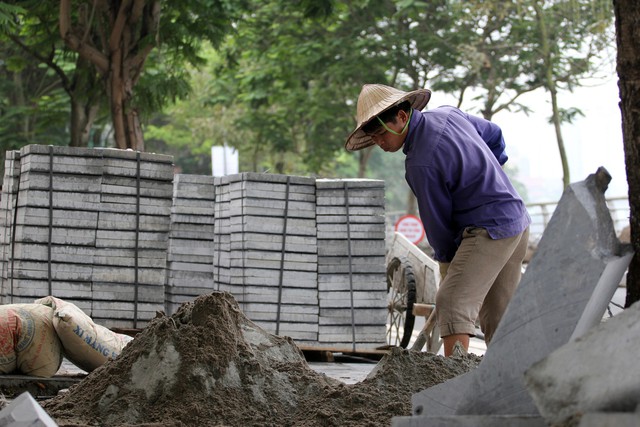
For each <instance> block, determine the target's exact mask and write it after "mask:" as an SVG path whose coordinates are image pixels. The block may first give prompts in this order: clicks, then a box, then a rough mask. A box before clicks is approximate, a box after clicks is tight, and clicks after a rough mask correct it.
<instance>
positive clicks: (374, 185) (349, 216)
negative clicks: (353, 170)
mask: <svg viewBox="0 0 640 427" xmlns="http://www.w3.org/2000/svg"><path fill="white" fill-rule="evenodd" d="M316 204H317V206H316V209H317V216H316V220H317V224H318V225H317V227H318V234H317V237H318V291H319V294H318V298H319V304H320V318H319V331H318V343H319V344H323V345H333V346H349V347H355V346H356V345H357V347H358V348H375V347H378V346H380V345H383V344H384V343H385V334H386V326H385V325H386V314H387V311H386V298H387V286H386V279H385V217H384V214H385V199H384V181H380V180H367V179H318V180H316Z"/></svg>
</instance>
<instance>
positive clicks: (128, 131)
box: [59, 0, 160, 151]
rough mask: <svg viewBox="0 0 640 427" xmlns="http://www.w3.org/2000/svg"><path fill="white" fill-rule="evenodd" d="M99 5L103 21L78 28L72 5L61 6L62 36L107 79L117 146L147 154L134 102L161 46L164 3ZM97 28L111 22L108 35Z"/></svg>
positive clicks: (142, 0) (140, 0)
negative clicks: (151, 58) (142, 75)
mask: <svg viewBox="0 0 640 427" xmlns="http://www.w3.org/2000/svg"><path fill="white" fill-rule="evenodd" d="M94 5H95V6H97V7H96V10H97V11H98V14H104V16H100V17H99V18H97V19H95V20H86V21H83V22H81V23H80V24H78V25H76V26H75V27H74V26H73V25H72V13H71V7H72V2H71V0H60V21H59V23H60V35H61V36H62V39H63V40H64V42H65V44H66V45H67V46H69V48H71V49H72V50H75V51H76V52H78V54H79V55H80V56H81V57H82V58H83V59H85V60H87V61H89V62H91V63H92V64H93V65H94V66H95V67H96V69H97V70H98V72H99V73H100V74H101V75H102V76H104V81H105V82H106V90H105V93H106V94H107V97H108V98H109V109H110V112H111V118H112V121H113V129H114V137H115V140H116V146H117V147H118V148H120V149H126V148H132V149H134V150H139V151H143V150H144V141H143V135H142V126H141V125H140V118H139V116H138V112H137V110H136V108H135V106H133V105H132V104H131V101H132V99H133V89H134V87H135V85H136V83H137V82H138V79H139V78H140V73H141V72H142V69H143V66H144V62H145V60H146V58H147V56H148V55H149V53H150V52H151V49H153V48H154V46H155V45H156V42H157V40H156V37H157V31H158V26H159V22H160V0H135V1H134V0H122V1H119V2H104V3H99V2H96V3H94ZM80 15H82V14H80ZM98 22H108V23H109V24H110V28H107V29H106V31H105V28H104V27H103V26H101V25H98V24H97V23H98ZM90 30H93V31H94V32H95V34H94V35H95V36H96V37H95V38H96V39H99V40H101V41H106V43H101V44H100V45H99V46H97V45H94V44H92V40H93V37H86V35H87V31H90Z"/></svg>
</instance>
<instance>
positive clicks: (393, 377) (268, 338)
mask: <svg viewBox="0 0 640 427" xmlns="http://www.w3.org/2000/svg"><path fill="white" fill-rule="evenodd" d="M479 362H480V358H479V357H478V356H475V355H468V356H465V357H455V358H444V357H442V356H436V355H432V354H428V353H418V352H410V351H406V350H400V349H398V350H394V351H393V352H392V353H390V354H389V355H388V356H385V357H384V358H383V359H382V360H381V361H380V362H379V363H378V364H377V365H376V367H375V368H374V370H373V371H372V372H371V374H370V375H369V376H368V377H367V379H365V380H364V381H362V382H360V383H357V384H352V385H346V384H344V383H341V382H339V381H337V380H334V379H332V378H329V377H327V376H325V375H324V374H320V373H317V372H316V371H314V370H312V369H311V368H310V367H309V366H308V365H307V362H306V361H305V359H304V356H303V355H302V353H301V352H300V351H299V350H298V348H297V347H296V346H295V344H294V343H293V341H291V340H290V339H289V338H284V337H278V336H274V335H271V334H269V333H267V332H265V331H264V330H262V329H261V328H259V327H258V326H256V325H255V324H254V323H252V322H251V321H250V320H249V319H247V318H246V317H245V316H244V314H243V313H242V312H241V311H240V309H239V308H238V305H237V303H236V301H235V300H234V299H233V297H232V296H231V295H230V294H227V293H213V294H210V295H206V296H202V297H199V298H198V299H196V300H195V301H194V302H193V303H189V304H184V305H183V306H182V307H181V309H180V310H179V311H178V312H177V313H176V314H174V315H173V316H171V317H159V318H157V319H155V320H154V321H153V322H152V323H151V324H150V325H149V326H148V327H147V328H145V330H144V331H143V332H142V333H141V334H139V335H138V336H137V337H136V339H135V340H134V341H132V342H131V343H129V345H128V346H127V347H126V348H125V349H124V351H123V352H122V353H121V354H120V356H119V357H118V358H117V359H116V360H112V361H109V362H107V363H106V364H105V365H103V366H102V367H100V368H98V369H97V370H95V371H94V372H92V373H91V374H89V375H88V376H87V377H86V378H85V379H84V380H83V381H82V382H80V383H79V384H77V385H75V386H73V387H71V388H70V389H69V391H68V392H67V393H66V394H64V395H60V396H57V397H55V398H53V399H50V400H48V401H46V402H44V403H43V407H44V408H45V410H46V411H47V412H48V413H49V414H50V415H51V416H52V417H53V418H54V419H55V420H56V422H57V423H58V424H59V425H60V426H61V427H63V426H86V425H96V426H98V425H109V426H133V425H146V426H153V425H157V426H159V425H162V426H194V425H198V426H302V427H310V426H323V427H324V426H389V425H391V419H392V418H393V417H394V416H406V415H409V414H410V412H411V395H412V394H413V393H415V392H418V391H420V390H424V389H425V388H428V387H430V386H433V385H435V384H439V383H441V382H443V381H446V380H447V379H449V378H452V377H454V376H457V375H460V374H462V373H464V372H467V371H469V370H471V369H473V368H475V367H476V366H477V365H478V363H479Z"/></svg>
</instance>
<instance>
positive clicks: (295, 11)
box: [212, 0, 388, 173]
mask: <svg viewBox="0 0 640 427" xmlns="http://www.w3.org/2000/svg"><path fill="white" fill-rule="evenodd" d="M386 5H388V2H384V1H356V2H334V3H333V8H330V9H328V8H321V9H320V10H319V11H320V12H321V14H320V15H318V14H317V13H316V14H314V15H309V14H308V11H307V10H306V9H304V8H303V9H301V8H300V7H299V6H300V5H299V4H297V3H291V2H283V1H278V0H272V1H268V2H265V1H255V2H253V3H252V8H251V10H250V12H249V13H247V15H245V16H243V18H242V19H241V20H239V21H238V23H237V32H236V33H234V34H233V35H232V36H230V37H229V38H228V39H227V40H226V42H225V43H224V45H223V46H222V49H221V52H220V58H221V59H222V62H220V63H219V64H216V67H215V68H214V76H215V82H214V83H213V84H212V91H213V93H215V94H217V96H216V97H215V102H217V103H220V104H223V105H225V106H226V107H227V108H228V109H237V110H239V111H242V112H243V113H242V120H241V122H240V123H238V125H237V126H236V127H235V128H238V127H240V128H243V129H245V130H248V131H250V132H251V134H252V138H251V139H250V140H241V141H239V140H234V136H233V135H232V132H228V134H230V137H229V143H230V144H231V145H233V146H236V147H238V148H240V146H241V145H244V146H248V145H251V146H252V148H251V149H250V151H252V152H253V153H255V155H256V156H258V157H261V158H263V159H265V160H266V162H267V163H269V164H270V168H271V170H274V171H276V172H280V173H283V172H285V171H286V172H288V173H291V172H294V173H304V172H311V173H326V172H327V171H331V170H333V165H332V164H331V163H332V159H333V158H334V157H335V156H336V154H337V153H339V152H341V151H342V150H343V141H344V138H345V136H346V134H347V132H348V131H347V130H348V129H349V128H350V127H351V126H352V123H353V119H352V118H351V117H353V114H354V106H355V100H354V97H356V96H357V94H358V92H359V90H360V88H361V86H362V84H363V83H364V82H366V81H381V80H384V79H385V71H386V69H387V67H386V66H385V65H384V63H385V62H388V61H386V60H385V59H384V58H382V57H381V56H380V55H379V54H378V52H377V51H376V48H377V45H378V44H379V40H375V35H374V34H373V33H372V28H373V29H375V22H376V17H378V16H384V14H385V13H387V11H386V9H385V6H386ZM315 12H317V11H314V13H315ZM377 31H378V32H380V30H377ZM368 34H370V35H368ZM239 46H242V49H240V48H239ZM213 98H214V97H213V96H212V99H213ZM269 153H271V154H269ZM269 157H271V159H268V158H269ZM254 163H255V164H258V163H260V161H254Z"/></svg>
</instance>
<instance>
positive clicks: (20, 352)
mask: <svg viewBox="0 0 640 427" xmlns="http://www.w3.org/2000/svg"><path fill="white" fill-rule="evenodd" d="M52 318H53V310H52V309H51V308H50V307H46V306H43V305H40V304H6V305H1V306H0V322H1V323H2V325H1V326H0V331H1V332H0V333H2V338H1V339H2V343H1V344H0V352H2V355H0V359H1V361H0V364H2V369H3V373H10V372H18V373H22V374H26V375H33V376H37V377H52V376H53V375H55V373H56V372H58V369H59V368H60V365H61V363H62V345H61V344H60V340H59V339H58V336H57V334H56V331H55V329H54V328H53V323H52ZM11 345H13V354H12V353H11V351H10V347H11Z"/></svg>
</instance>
